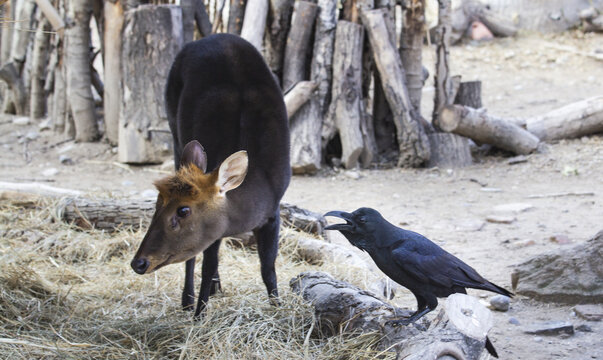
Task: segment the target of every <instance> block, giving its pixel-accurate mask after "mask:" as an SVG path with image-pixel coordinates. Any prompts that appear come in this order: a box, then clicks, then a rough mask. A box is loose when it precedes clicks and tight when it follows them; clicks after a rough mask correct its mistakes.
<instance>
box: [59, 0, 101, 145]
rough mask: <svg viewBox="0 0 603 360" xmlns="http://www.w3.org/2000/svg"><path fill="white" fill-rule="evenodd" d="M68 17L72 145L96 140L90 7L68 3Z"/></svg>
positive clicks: (81, 0) (79, 0) (79, 1)
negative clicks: (71, 24) (70, 23)
mask: <svg viewBox="0 0 603 360" xmlns="http://www.w3.org/2000/svg"><path fill="white" fill-rule="evenodd" d="M68 7H69V10H68V16H69V17H70V18H71V19H73V21H74V24H73V26H71V27H69V29H67V32H66V39H65V68H66V69H67V99H68V101H69V105H70V108H71V113H72V115H73V121H74V124H75V140H76V141H83V142H87V141H94V140H96V139H98V135H99V133H98V126H97V124H96V115H95V111H94V99H93V97H92V90H91V88H90V86H91V73H90V17H91V15H92V6H91V3H90V2H89V1H87V0H70V2H69V5H68Z"/></svg>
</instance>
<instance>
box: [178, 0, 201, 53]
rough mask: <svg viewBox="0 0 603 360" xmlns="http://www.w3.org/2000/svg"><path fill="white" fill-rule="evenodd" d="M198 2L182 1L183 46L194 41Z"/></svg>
mask: <svg viewBox="0 0 603 360" xmlns="http://www.w3.org/2000/svg"><path fill="white" fill-rule="evenodd" d="M196 2H197V0H180V7H182V44H186V43H189V42H191V41H193V38H194V36H195V3H196Z"/></svg>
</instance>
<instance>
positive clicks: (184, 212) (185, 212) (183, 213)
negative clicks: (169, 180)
mask: <svg viewBox="0 0 603 360" xmlns="http://www.w3.org/2000/svg"><path fill="white" fill-rule="evenodd" d="M176 214H177V215H178V217H180V218H185V217H187V216H189V215H190V214H191V208H189V207H188V206H181V207H179V208H178V210H176Z"/></svg>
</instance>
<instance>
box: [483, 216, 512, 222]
mask: <svg viewBox="0 0 603 360" xmlns="http://www.w3.org/2000/svg"><path fill="white" fill-rule="evenodd" d="M486 221H487V222H491V223H495V224H511V223H512V222H513V221H515V217H514V216H505V215H488V216H487V217H486Z"/></svg>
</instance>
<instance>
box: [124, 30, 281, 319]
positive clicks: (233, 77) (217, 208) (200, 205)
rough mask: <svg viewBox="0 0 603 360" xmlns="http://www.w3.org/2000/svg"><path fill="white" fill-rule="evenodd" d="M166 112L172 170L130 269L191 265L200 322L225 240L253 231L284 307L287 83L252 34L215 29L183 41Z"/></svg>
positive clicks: (186, 291)
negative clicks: (278, 267)
mask: <svg viewBox="0 0 603 360" xmlns="http://www.w3.org/2000/svg"><path fill="white" fill-rule="evenodd" d="M165 102H166V112H167V117H168V123H169V127H170V130H171V133H172V136H173V143H174V163H175V167H176V173H175V174H174V175H170V176H167V177H165V178H162V179H160V180H158V181H156V182H155V186H156V188H157V190H158V195H157V203H156V207H155V213H154V214H153V217H152V219H151V223H150V225H149V227H148V230H147V232H146V234H145V236H144V238H143V240H142V242H141V244H140V247H139V248H138V251H137V252H136V254H135V256H134V258H133V259H132V261H131V263H130V265H131V267H132V269H133V270H134V271H135V272H136V273H138V274H141V275H142V274H149V273H151V272H153V271H156V270H158V269H160V268H162V267H164V266H166V265H169V264H174V263H179V262H185V264H186V265H185V280H184V288H183V291H182V307H183V309H185V310H192V309H193V306H194V301H195V297H194V296H195V290H194V270H195V258H196V256H197V255H198V254H200V253H201V252H203V262H202V266H201V286H200V290H199V297H198V301H197V306H196V309H195V313H194V318H195V319H199V317H200V315H201V313H202V312H203V311H204V309H205V307H206V304H207V302H208V300H209V297H210V296H211V295H213V294H214V293H215V292H216V291H218V290H219V289H220V277H219V273H218V252H219V248H220V244H221V240H222V238H224V237H228V236H232V235H236V234H240V233H244V232H247V231H253V233H254V235H255V237H256V240H257V249H258V255H259V260H260V268H261V276H262V280H263V282H264V284H265V285H266V289H267V291H268V296H269V299H270V300H271V302H272V303H276V304H278V289H277V279H276V271H275V259H276V257H277V252H278V239H279V225H280V216H279V204H280V200H281V198H282V197H283V194H284V193H285V190H286V189H287V187H288V185H289V181H290V178H291V167H290V163H289V143H290V141H289V123H288V118H287V112H286V109H285V104H284V101H283V95H282V92H281V89H280V87H279V85H278V83H277V81H276V80H275V78H274V77H273V75H272V72H271V71H270V69H269V68H268V66H267V65H266V63H265V62H264V59H263V57H262V56H261V55H260V53H259V52H258V51H257V50H256V49H255V47H254V46H253V45H251V44H250V43H249V42H247V41H246V40H244V39H242V38H240V37H238V36H236V35H230V34H215V35H211V36H209V37H206V38H203V39H201V40H198V41H194V42H191V43H188V44H187V45H185V46H184V47H183V48H182V50H181V51H180V52H179V53H178V54H177V55H176V57H175V59H174V61H173V63H172V67H171V69H170V71H169V75H168V77H167V83H166V90H165Z"/></svg>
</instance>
